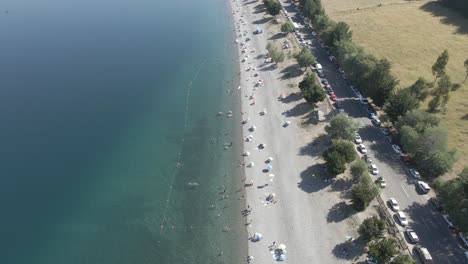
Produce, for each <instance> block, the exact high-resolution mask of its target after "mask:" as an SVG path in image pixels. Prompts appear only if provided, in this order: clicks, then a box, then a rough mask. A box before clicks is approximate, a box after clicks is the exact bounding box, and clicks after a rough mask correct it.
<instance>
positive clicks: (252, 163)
mask: <svg viewBox="0 0 468 264" xmlns="http://www.w3.org/2000/svg"><path fill="white" fill-rule="evenodd" d="M253 166H255V163H254V162H250V163H249V164H247V167H253Z"/></svg>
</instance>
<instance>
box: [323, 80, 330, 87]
mask: <svg viewBox="0 0 468 264" xmlns="http://www.w3.org/2000/svg"><path fill="white" fill-rule="evenodd" d="M321 83H322V84H323V85H324V86H327V85H329V84H330V83H329V82H328V80H327V79H322V81H321Z"/></svg>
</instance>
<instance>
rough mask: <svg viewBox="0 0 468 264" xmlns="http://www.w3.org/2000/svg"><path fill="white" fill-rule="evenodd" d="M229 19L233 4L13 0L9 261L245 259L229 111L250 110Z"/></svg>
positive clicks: (6, 212) (4, 12)
mask: <svg viewBox="0 0 468 264" xmlns="http://www.w3.org/2000/svg"><path fill="white" fill-rule="evenodd" d="M229 17H230V13H229V9H227V3H226V2H225V1H224V0H198V1H191V0H171V1H154V0H153V1H149V0H134V1H123V0H113V1H110V0H80V1H71V0H44V1H33V0H5V1H2V2H1V3H0V209H1V212H2V213H1V214H0V216H1V217H0V262H1V263H5V264H10V263H12V264H17V263H28V264H31V263H35V264H36V263H38V264H42V263H44V264H45V263H47V264H55V263H60V264H62V263H174V264H179V263H239V259H240V258H243V257H244V256H243V255H242V254H241V253H242V252H243V250H244V245H243V244H242V243H241V241H244V239H242V235H243V232H244V231H243V230H242V225H241V223H240V221H239V219H238V216H237V212H238V209H239V208H240V207H241V206H242V201H241V200H237V199H236V198H235V195H239V194H236V193H235V190H237V189H238V188H239V181H238V180H239V179H240V176H239V175H238V174H239V173H240V170H239V169H237V168H236V166H235V162H233V161H234V160H236V155H237V154H238V153H237V152H239V149H235V148H231V149H230V150H223V144H224V143H225V142H231V141H235V134H236V133H235V131H236V129H237V128H236V127H237V126H236V125H234V122H236V121H238V120H232V119H220V118H217V117H215V113H217V112H218V111H227V110H230V109H233V110H234V109H236V107H238V104H237V100H238V98H235V96H233V95H230V93H228V92H227V91H228V90H229V89H231V88H232V87H233V86H235V82H236V80H235V79H234V78H233V76H235V75H236V74H235V72H236V69H235V67H234V65H235V63H234V61H233V59H234V54H235V50H233V46H232V45H231V44H232V35H231V30H232V25H231V24H232V23H231V21H230V18H229ZM188 91H189V92H190V96H189V97H187V92H188ZM187 109H188V111H186V110H187ZM177 164H179V165H177ZM191 182H196V183H198V184H199V186H196V187H191V186H189V185H188V183H191ZM220 185H224V186H226V188H227V189H228V193H232V195H231V197H230V199H225V200H222V199H221V200H219V198H220V197H219V193H218V192H219V189H218V187H219V186H220ZM211 205H214V206H215V208H214V209H211V208H210V207H211ZM226 226H228V228H229V230H230V232H223V231H222V229H223V228H225V227H226ZM220 252H223V254H222V255H221V256H219V253H220Z"/></svg>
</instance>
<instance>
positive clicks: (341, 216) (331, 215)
mask: <svg viewBox="0 0 468 264" xmlns="http://www.w3.org/2000/svg"><path fill="white" fill-rule="evenodd" d="M355 213H356V210H354V209H353V208H352V207H351V205H350V204H347V203H346V202H344V201H342V202H339V203H337V204H335V205H333V206H332V207H331V208H330V210H329V211H328V215H327V222H328V223H339V222H341V221H343V220H345V219H346V218H348V217H350V216H352V215H354V214H355Z"/></svg>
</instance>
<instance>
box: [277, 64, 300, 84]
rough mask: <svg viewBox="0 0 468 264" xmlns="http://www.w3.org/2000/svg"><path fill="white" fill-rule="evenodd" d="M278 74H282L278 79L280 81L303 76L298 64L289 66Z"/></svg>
mask: <svg viewBox="0 0 468 264" xmlns="http://www.w3.org/2000/svg"><path fill="white" fill-rule="evenodd" d="M280 73H282V74H283V75H281V77H280V79H281V80H285V79H289V78H296V77H299V76H301V75H302V74H304V72H303V71H302V69H301V67H299V64H293V65H289V66H288V67H286V68H284V69H282V70H281V71H280Z"/></svg>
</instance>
